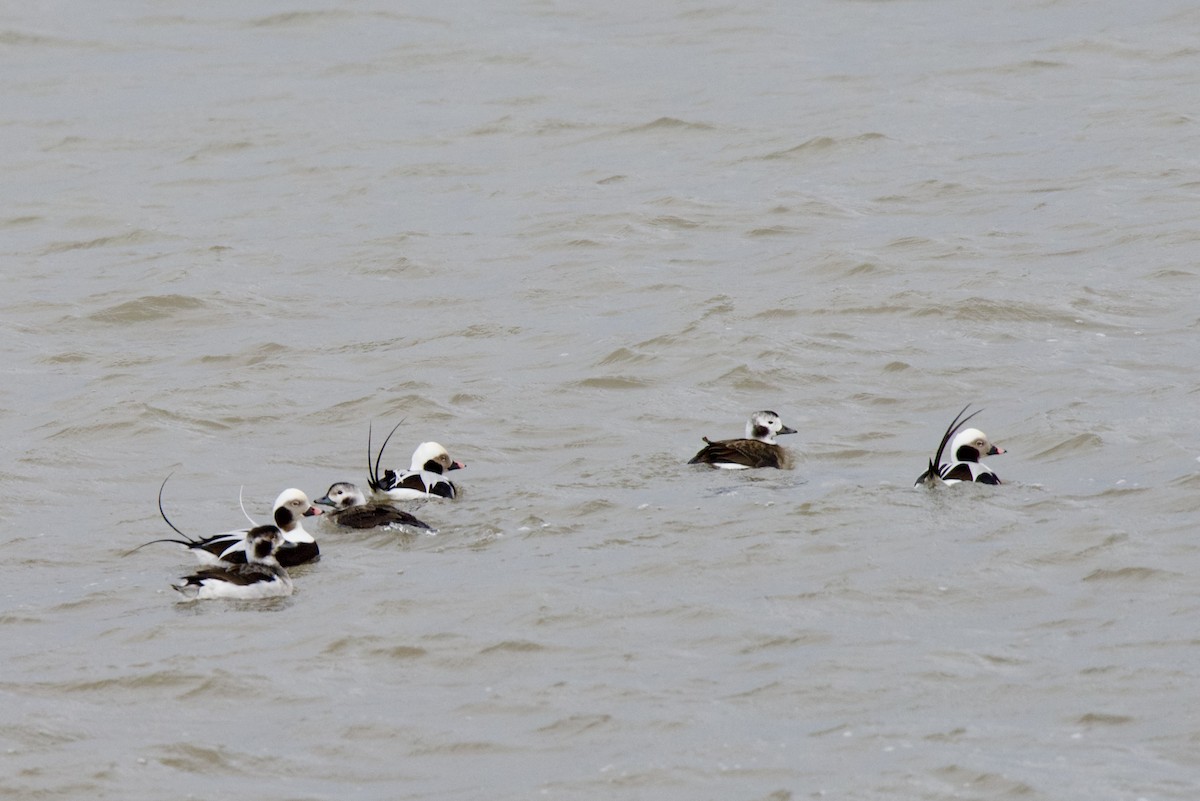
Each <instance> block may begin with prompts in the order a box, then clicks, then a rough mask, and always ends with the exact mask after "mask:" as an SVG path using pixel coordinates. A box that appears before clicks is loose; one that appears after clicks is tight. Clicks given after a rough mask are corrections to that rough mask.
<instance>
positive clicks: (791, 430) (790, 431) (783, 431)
mask: <svg viewBox="0 0 1200 801" xmlns="http://www.w3.org/2000/svg"><path fill="white" fill-rule="evenodd" d="M779 433H780V434H795V433H796V429H794V428H792V427H791V426H784V427H783V428H781V429H779Z"/></svg>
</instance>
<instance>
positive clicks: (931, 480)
mask: <svg viewBox="0 0 1200 801" xmlns="http://www.w3.org/2000/svg"><path fill="white" fill-rule="evenodd" d="M969 408H970V404H967V405H966V406H964V407H963V409H962V411H961V412H959V413H958V415H957V416H956V417H955V418H954V420H953V421H952V422H951V423H950V426H949V427H948V428H947V429H946V433H945V434H943V435H942V441H941V443H940V444H939V445H938V449H937V452H936V453H935V454H934V457H933V458H932V459H930V460H929V466H928V467H927V468H926V470H925V472H924V473H922V474H921V475H920V476H918V477H917V480H916V483H915V484H914V485H913V486H920V485H921V484H927V485H930V486H932V485H935V484H959V483H962V482H964V481H965V482H975V483H979V484H999V483H1000V477H999V476H998V475H996V473H995V471H993V470H992V469H991V468H990V467H988V466H987V465H985V464H984V463H983V461H982V460H983V457H984V456H997V455H999V454H1002V453H1004V452H1005V451H1004V449H1003V448H1001V447H998V446H996V445H993V444H992V442H991V440H989V439H988V436H987V434H984V433H983V432H982V431H980V430H979V429H978V428H968V429H964V430H962V431H959V429H960V428H962V426H964V425H966V424H967V421H969V420H970V419H971V418H972V417H974V416H975V415H977V414H979V412H981V411H983V410H982V409H979V410H978V411H975V412H972V413H971V414H969V415H967V416H966V417H963V415H964V414H966V411H967V409H969ZM947 443H949V445H950V455H949V460H948V461H946V462H943V461H942V456H943V454H944V453H945V451H946V445H947Z"/></svg>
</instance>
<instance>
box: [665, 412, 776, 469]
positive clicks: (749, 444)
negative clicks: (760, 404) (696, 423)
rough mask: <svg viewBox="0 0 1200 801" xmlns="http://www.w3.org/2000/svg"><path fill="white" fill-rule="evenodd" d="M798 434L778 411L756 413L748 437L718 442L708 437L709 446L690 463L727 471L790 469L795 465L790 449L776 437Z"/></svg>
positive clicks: (748, 430)
mask: <svg viewBox="0 0 1200 801" xmlns="http://www.w3.org/2000/svg"><path fill="white" fill-rule="evenodd" d="M795 433H796V429H794V428H789V427H788V426H785V425H784V424H783V421H782V420H780V419H779V415H777V414H775V412H770V411H764V412H755V413H754V414H752V415H750V419H749V420H748V421H746V437H745V438H744V439H722V440H716V441H714V440H710V439H709V438H708V437H704V438H703V439H704V442H705V443H706V444H705V446H704V447H703V448H701V449H700V452H699V453H697V454H696V455H695V456H693V457H692V458H691V460H690V461H689V462H688V464H710V465H712V466H713V467H723V468H725V469H726V470H745V469H746V468H749V467H777V468H780V469H786V468H789V467H791V466H792V460H791V457H790V456H789V455H788V452H787V451H786V450H784V449H783V448H782V447H781V446H779V445H778V444H776V442H775V436H776V435H777V434H795Z"/></svg>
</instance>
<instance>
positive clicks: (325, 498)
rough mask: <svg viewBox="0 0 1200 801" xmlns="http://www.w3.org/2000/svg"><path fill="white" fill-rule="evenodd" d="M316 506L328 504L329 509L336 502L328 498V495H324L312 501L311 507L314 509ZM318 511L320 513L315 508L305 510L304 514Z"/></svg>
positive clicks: (319, 511) (318, 511)
mask: <svg viewBox="0 0 1200 801" xmlns="http://www.w3.org/2000/svg"><path fill="white" fill-rule="evenodd" d="M318 506H328V507H329V508H330V509H332V508H333V507H335V506H337V504H336V503H334V502H333V501H331V500H329V496H328V495H324V496H322V497H320V498H317V499H316V500H315V501H313V508H314V509H315V508H316V507H318ZM320 513H321V510H320V509H317V511H316V512H305V513H304V514H306V515H313V514H320Z"/></svg>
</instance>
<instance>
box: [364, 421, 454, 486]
mask: <svg viewBox="0 0 1200 801" xmlns="http://www.w3.org/2000/svg"><path fill="white" fill-rule="evenodd" d="M403 422H404V421H403V420H401V421H400V423H397V424H396V426H395V428H393V429H392V430H391V432H390V433H389V434H388V435H387V438H386V439H384V441H383V444H382V445H380V446H379V454H378V455H377V456H375V457H374V463H372V459H371V430H370V429H369V428H368V429H367V473H368V477H367V484H368V486H370V488H371V492H373V493H374V494H375V495H376V496H377V497H380V498H386V499H387V500H389V501H411V500H418V499H420V498H430V497H438V498H455V497H457V495H458V488H457V487H455V486H454V484H453V483H452V482H451V481H450V479H448V478H446V477H445V474H446V473H448V472H450V471H451V470H460V469H462V468H463V467H465V466H466V465H464V464H463V463H462V462H456V461H454V460H453V459H451V458H450V454H449V453H448V452H447V451H446V449H445V448H443V447H442V446H441V445H439V444H438V443H436V442H422V443H421V444H420V445H418V446H417V449H416V450H415V451H413V457H412V464H411V465H410V466H409V469H408V470H405V471H404V472H403V473H397V472H396V471H394V470H384V471H383V472H382V473H380V472H379V464H380V462H382V460H383V451H384V449H385V448H386V447H387V444H388V441H389V440H391V438H392V434H395V433H396V429H398V428H399V427H400V425H401V423H403Z"/></svg>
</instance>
